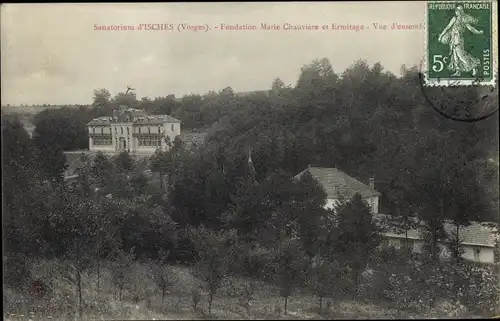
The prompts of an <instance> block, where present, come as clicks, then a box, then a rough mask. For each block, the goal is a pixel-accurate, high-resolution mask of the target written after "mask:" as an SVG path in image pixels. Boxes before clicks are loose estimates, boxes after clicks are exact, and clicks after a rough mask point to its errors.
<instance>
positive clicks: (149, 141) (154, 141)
mask: <svg viewBox="0 0 500 321" xmlns="http://www.w3.org/2000/svg"><path fill="white" fill-rule="evenodd" d="M138 143H139V146H143V147H161V137H139V139H138Z"/></svg>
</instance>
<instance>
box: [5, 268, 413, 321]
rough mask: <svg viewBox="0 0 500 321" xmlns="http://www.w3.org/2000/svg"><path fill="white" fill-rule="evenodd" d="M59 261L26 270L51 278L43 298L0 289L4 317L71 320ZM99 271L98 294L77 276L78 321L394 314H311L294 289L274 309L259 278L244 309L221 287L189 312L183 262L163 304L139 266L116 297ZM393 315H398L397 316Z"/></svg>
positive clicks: (72, 303)
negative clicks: (79, 282) (285, 307)
mask: <svg viewBox="0 0 500 321" xmlns="http://www.w3.org/2000/svg"><path fill="white" fill-rule="evenodd" d="M60 266H61V265H60V264H55V263H54V262H40V263H38V264H37V265H36V266H34V267H33V269H32V272H33V274H34V276H38V277H41V278H43V279H44V280H46V282H49V283H51V289H52V294H51V295H48V297H49V298H46V299H41V300H35V299H30V298H28V297H27V296H25V295H23V294H22V293H26V291H25V290H24V291H23V290H17V291H16V290H13V289H9V288H6V289H4V317H5V320H28V316H30V315H31V317H29V319H31V320H33V321H35V320H48V319H52V320H75V312H76V306H77V304H76V295H75V287H74V285H72V284H71V283H69V282H68V281H65V280H64V278H63V277H62V276H61V275H62V272H61V270H60ZM103 270H104V272H103V273H102V277H101V286H100V291H99V293H98V292H97V277H96V275H95V273H94V274H91V275H85V276H84V278H83V299H84V302H85V308H84V317H83V319H84V320H104V319H107V320H110V319H116V320H118V319H121V320H123V319H136V320H141V319H143V320H144V319H148V320H154V319H156V320H168V319H186V320H187V319H191V320H192V319H214V318H215V319H276V318H280V319H317V318H320V319H325V318H326V319H332V318H335V319H339V318H340V319H341V318H349V319H352V318H359V319H366V318H370V319H376V318H386V319H393V318H396V317H398V313H397V311H394V310H389V309H384V308H382V307H379V306H374V305H367V304H361V303H356V302H337V303H335V304H334V306H333V311H329V312H328V314H326V315H325V314H323V315H319V314H318V313H317V308H318V298H316V297H313V296H311V295H307V294H300V293H298V294H295V295H293V296H292V297H291V298H289V301H288V302H289V303H288V313H287V314H284V313H283V312H280V311H279V310H281V309H282V308H283V299H282V298H280V297H279V296H278V295H277V294H278V293H279V291H277V289H274V288H273V287H272V286H270V285H267V284H264V283H258V286H257V290H256V292H255V293H254V300H253V301H252V302H251V307H250V311H249V313H247V312H246V311H245V309H243V308H242V307H241V306H239V304H238V299H237V298H236V297H232V296H231V295H229V294H228V290H227V289H221V290H220V291H219V293H217V295H216V297H215V298H214V302H213V307H212V315H210V316H208V315H207V314H206V313H207V311H208V303H207V296H204V297H203V298H202V301H201V303H200V305H201V307H202V310H203V312H194V311H193V308H192V297H191V290H192V289H193V288H194V287H196V285H197V284H198V283H197V282H196V280H195V279H193V277H192V276H191V275H190V273H189V271H188V269H187V268H185V267H173V270H174V271H175V273H176V277H177V281H176V283H175V285H174V286H172V287H171V288H170V291H169V293H167V295H166V296H165V300H164V302H163V303H162V302H161V294H160V293H159V291H158V290H156V288H155V286H154V284H153V282H152V281H151V280H150V279H151V276H150V275H148V272H147V271H148V270H147V269H146V267H145V266H143V265H140V264H138V263H137V264H134V267H133V271H134V272H133V281H132V282H131V283H130V285H129V287H128V289H127V290H126V291H125V292H124V293H123V300H122V301H119V300H118V299H117V293H116V289H115V287H114V286H113V285H112V282H111V276H110V273H109V270H107V269H103ZM50 280H52V281H50ZM242 281H245V280H243V279H242V278H238V279H234V280H233V283H238V282H242ZM325 303H326V300H324V305H325ZM280 308H281V309H280ZM12 314H15V315H12ZM20 315H22V316H20ZM50 317H52V318H50ZM399 317H403V316H401V315H399Z"/></svg>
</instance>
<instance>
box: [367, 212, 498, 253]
mask: <svg viewBox="0 0 500 321" xmlns="http://www.w3.org/2000/svg"><path fill="white" fill-rule="evenodd" d="M388 216H389V215H384V214H376V217H375V218H376V219H378V220H379V222H381V221H380V219H382V218H384V217H388ZM492 225H493V226H494V224H493V223H490V222H471V224H470V225H469V226H461V227H460V229H459V238H460V240H461V244H464V245H476V246H484V247H494V246H495V239H496V237H497V236H496V234H495V232H496V228H495V227H493V226H492ZM444 229H445V231H446V233H447V234H448V235H452V233H455V232H456V226H455V225H454V224H453V223H451V222H450V221H448V222H445V223H444ZM422 231H423V230H422V228H419V229H411V230H408V238H409V239H414V240H423V236H422ZM384 235H385V236H388V237H393V238H404V237H405V234H404V233H401V234H400V233H395V232H385V233H384Z"/></svg>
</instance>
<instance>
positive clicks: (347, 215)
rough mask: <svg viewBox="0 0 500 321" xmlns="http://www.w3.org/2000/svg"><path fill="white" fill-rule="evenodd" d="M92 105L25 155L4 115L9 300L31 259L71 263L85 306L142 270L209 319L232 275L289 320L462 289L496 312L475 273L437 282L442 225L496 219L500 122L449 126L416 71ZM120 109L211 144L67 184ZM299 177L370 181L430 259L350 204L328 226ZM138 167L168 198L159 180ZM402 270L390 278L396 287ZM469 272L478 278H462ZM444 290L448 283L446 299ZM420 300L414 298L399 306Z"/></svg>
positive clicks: (321, 62)
mask: <svg viewBox="0 0 500 321" xmlns="http://www.w3.org/2000/svg"><path fill="white" fill-rule="evenodd" d="M427 94H428V95H430V96H432V97H433V98H435V99H436V100H438V101H440V100H447V101H448V102H450V100H451V103H453V100H456V102H458V101H460V102H462V105H463V102H464V101H465V102H467V101H470V104H471V105H472V104H474V102H475V101H476V100H477V99H478V97H479V96H480V93H479V92H478V89H477V88H475V87H468V88H466V89H463V88H461V89H460V90H459V91H457V90H455V91H454V92H453V96H452V98H450V96H449V95H447V94H446V93H445V92H444V91H442V90H439V89H434V88H431V89H429V91H428V92H427ZM497 97H498V96H497ZM93 101H94V102H93V105H92V107H90V108H88V107H83V106H82V107H79V108H61V109H51V110H45V111H43V112H41V113H39V114H37V115H36V116H35V119H34V122H33V123H34V125H35V126H36V128H35V133H34V136H33V139H30V138H29V136H28V134H27V133H26V131H25V130H24V128H23V126H22V124H21V123H20V122H19V121H18V120H16V119H15V118H14V117H8V116H7V115H2V154H3V156H2V158H3V166H2V176H3V189H4V192H3V198H4V205H3V206H4V211H3V212H4V214H3V224H4V244H5V245H4V247H5V253H6V254H5V256H4V260H7V262H6V263H5V264H6V271H7V277H8V280H9V284H11V286H13V287H22V284H23V282H25V280H26V278H27V277H26V275H29V269H30V268H29V264H30V263H29V262H30V259H29V258H44V259H54V260H56V259H58V260H59V259H60V260H64V261H65V262H68V263H67V264H68V266H71V267H72V268H71V269H69V270H68V271H70V272H68V273H70V274H72V275H73V279H72V280H73V284H74V285H75V287H76V288H77V289H80V290H81V282H80V281H79V280H81V275H83V274H84V273H85V272H86V271H94V272H92V273H99V272H98V271H99V266H100V265H99V264H101V263H102V262H105V261H111V262H115V263H113V264H115V265H113V266H115V268H114V271H116V273H119V274H118V275H117V276H116V278H115V279H116V280H117V281H116V282H115V284H116V286H117V287H118V288H119V289H120V293H121V289H122V287H123V286H124V284H126V279H125V278H124V275H125V274H126V266H127V264H126V262H130V261H134V260H138V261H141V262H150V261H151V260H152V262H163V263H162V264H166V263H165V262H169V263H168V264H173V265H178V264H187V265H188V266H190V268H191V269H192V271H193V275H195V276H196V277H197V278H198V279H199V280H201V282H202V283H203V284H204V285H205V290H206V291H207V293H208V296H209V302H210V308H211V304H212V299H213V297H214V296H216V295H217V293H218V292H217V291H218V290H219V289H220V288H221V287H223V286H224V284H225V283H224V280H225V279H226V278H227V276H228V275H246V276H250V277H253V278H257V279H262V280H265V281H266V282H271V283H273V282H275V283H277V285H278V286H279V287H280V289H281V290H280V296H282V297H283V298H284V299H285V301H284V302H285V311H286V309H287V300H288V298H289V297H290V296H291V295H292V293H293V290H294V289H295V288H298V287H306V288H308V289H311V291H313V293H315V295H317V296H319V297H320V299H321V298H323V297H325V298H326V297H328V298H331V297H338V296H341V297H348V298H350V299H359V300H361V299H360V298H370V299H371V300H376V299H381V298H382V300H384V301H385V302H392V303H393V304H396V305H403V304H405V307H408V308H409V309H413V308H416V307H418V309H421V310H425V309H428V308H429V307H431V306H433V302H434V301H435V300H436V299H437V298H439V297H447V296H451V297H453V298H454V300H455V296H456V293H457V291H458V287H461V286H463V282H466V280H468V281H467V282H479V283H477V284H476V285H475V286H477V289H478V290H476V292H474V291H472V290H471V291H469V292H467V293H466V294H463V296H462V297H460V298H458V299H457V300H458V301H459V302H460V304H462V305H464V306H467V307H473V306H475V307H474V309H476V308H479V305H478V303H477V302H478V300H479V297H481V300H482V301H481V302H482V303H481V304H480V308H481V309H483V310H488V311H490V310H491V309H494V308H496V306H495V304H493V303H492V302H495V301H494V300H496V297H495V295H497V293H498V291H497V289H496V288H487V285H485V284H486V283H485V282H486V281H485V280H490V279H488V278H486V277H484V273H486V272H485V271H484V270H481V272H477V270H475V268H474V267H470V266H469V265H466V264H463V263H460V262H458V261H460V258H459V255H457V257H456V259H457V262H455V263H456V264H452V265H446V266H445V267H441V265H439V263H437V253H436V241H437V240H444V239H447V238H449V237H450V236H449V235H445V234H446V233H445V231H444V229H443V222H444V220H452V221H454V222H455V223H456V225H458V226H466V225H468V224H469V223H470V222H471V221H485V222H491V221H493V222H495V221H497V219H498V211H499V209H498V194H499V191H498V180H499V172H498V115H494V116H493V117H490V118H487V119H485V120H482V121H478V122H469V123H468V122H458V121H453V120H450V119H447V118H445V117H443V116H442V115H440V114H439V113H437V112H436V111H435V110H433V109H432V108H431V106H429V104H428V102H427V101H426V100H425V99H424V97H423V95H422V88H421V86H420V82H419V75H418V68H417V67H410V68H409V67H405V66H402V68H401V75H399V76H396V75H394V74H391V73H390V72H386V71H384V69H383V66H382V65H381V64H380V63H376V64H374V65H373V66H369V65H368V64H367V63H366V62H365V61H362V60H360V61H356V62H354V63H353V64H352V65H351V66H350V67H349V68H347V69H346V70H345V71H343V72H342V73H336V72H335V71H334V70H333V68H332V65H331V63H330V62H329V60H328V59H326V58H322V59H317V60H314V61H312V62H311V63H310V64H307V65H305V66H303V67H302V68H301V71H300V76H299V78H298V80H297V83H296V84H294V85H293V86H292V85H286V84H284V83H283V81H281V80H280V79H279V78H276V79H275V80H274V81H273V82H272V84H271V88H270V89H269V90H267V91H259V92H253V93H246V94H239V93H235V92H234V91H233V89H232V88H231V87H226V88H224V89H222V90H220V91H219V92H215V91H211V92H209V93H207V94H204V95H198V94H192V95H186V96H184V97H182V98H180V99H178V98H176V97H175V96H174V95H168V96H166V97H157V98H154V99H152V98H147V97H145V98H142V99H140V100H138V99H137V98H136V96H135V94H134V93H127V94H125V93H118V94H117V95H116V96H114V97H112V95H111V94H110V93H109V92H108V91H107V90H106V89H96V90H95V91H94V97H93ZM497 104H498V103H497ZM121 105H127V106H129V107H132V108H140V109H144V110H146V111H147V112H148V113H150V114H168V115H171V116H173V117H175V118H178V119H180V120H181V121H182V125H181V130H182V131H203V132H207V133H208V135H207V137H206V140H205V142H204V144H202V145H201V146H197V147H196V148H186V147H185V146H184V145H183V142H182V140H180V139H176V140H175V141H173V142H170V144H171V147H172V148H171V149H170V150H169V151H164V152H157V153H156V154H154V155H153V156H152V157H151V159H150V160H149V161H148V162H147V164H146V163H142V162H139V161H137V160H136V159H134V158H133V157H131V156H130V155H128V154H126V153H122V154H120V155H117V156H114V157H111V158H109V157H106V156H104V155H102V154H98V155H96V156H95V157H94V158H93V159H88V160H85V159H83V160H82V164H83V165H82V167H81V168H80V169H79V177H78V181H77V182H76V183H75V184H72V185H68V184H65V183H64V179H63V178H64V171H65V168H66V166H67V165H66V159H65V155H64V153H63V152H64V151H69V150H79V149H86V148H88V136H87V129H86V124H87V123H88V122H89V121H90V120H91V119H93V118H95V117H98V116H101V115H111V114H112V110H113V108H116V107H118V106H121ZM249 151H251V157H252V163H250V164H249V163H248V158H249ZM308 165H311V166H320V167H337V168H339V169H341V170H342V171H344V172H346V173H348V174H349V175H350V176H353V177H356V178H358V179H359V180H360V181H363V182H365V183H367V182H368V178H370V177H374V178H375V186H376V189H377V191H379V192H380V193H381V194H382V196H381V205H380V212H381V213H384V214H389V215H390V216H392V217H393V220H391V226H394V228H396V227H398V228H403V229H405V228H409V227H410V225H411V223H410V222H411V218H416V217H418V218H419V219H420V220H422V221H423V222H424V223H425V228H426V231H427V232H428V234H429V236H428V243H429V244H428V245H429V256H428V257H425V258H418V259H417V258H414V257H413V256H412V255H410V254H409V253H404V254H401V253H400V254H398V255H394V254H390V253H392V252H390V253H389V252H387V251H388V250H387V249H384V250H381V249H380V247H379V245H380V242H381V230H380V227H379V226H377V225H376V224H375V222H374V221H373V220H372V218H371V214H370V211H369V209H368V207H367V206H366V204H365V203H364V202H363V201H362V200H361V198H360V197H359V196H355V197H354V198H353V199H352V200H345V202H343V203H342V204H341V205H339V207H338V208H336V209H335V214H334V213H333V211H332V210H325V209H324V208H323V206H324V204H325V202H326V194H325V191H324V190H323V188H322V187H321V186H320V185H319V184H318V182H316V181H315V180H314V179H313V178H312V177H311V176H307V175H306V176H304V177H303V178H301V179H300V180H294V179H293V177H294V176H295V175H296V174H297V173H299V172H300V171H302V170H303V169H305V168H306V167H307V166H308ZM147 168H149V169H150V170H151V171H152V172H154V173H159V174H161V175H162V176H163V177H165V178H166V179H165V182H166V183H165V184H155V183H154V182H152V180H151V178H150V177H148V175H146V174H145V172H144V170H145V169H147ZM457 237H458V236H457ZM396 258H397V259H396ZM393 259H394V260H398V262H399V263H398V264H392V263H391V262H393V261H392V260H393ZM414 260H416V261H414ZM422 260H423V261H422ZM120 262H121V263H120ZM123 262H125V263H123ZM409 262H424V263H425V264H424V265H420V264H417V263H415V264H410V263H409ZM151 264H153V263H151ZM154 264H158V263H154ZM408 265H410V266H412V269H416V270H417V271H414V272H415V273H416V274H417V275H418V276H417V277H416V278H417V279H418V280H424V279H425V280H426V281H425V282H427V283H426V284H425V285H422V283H418V280H417V279H414V280H413V281H412V282H415V283H412V282H410V283H404V282H409V281H406V278H405V276H406V274H405V273H410V272H409V271H408V269H407V268H401V266H408ZM396 266H398V267H399V268H401V270H398V271H397V273H395V274H394V273H393V272H395V270H394V269H396ZM436 266H440V267H439V268H437V267H436ZM367 267H371V268H372V269H373V268H375V269H376V270H377V271H383V272H381V273H382V274H383V275H384V276H383V277H380V278H379V279H380V280H383V281H381V282H383V284H384V286H382V285H380V284H379V285H378V286H373V284H372V288H371V290H370V291H371V292H370V291H368V292H366V291H367V290H362V289H364V288H363V284H365V283H366V282H365V281H363V280H364V279H363V277H362V276H363V275H364V274H365V272H366V270H367ZM446 269H448V270H446ZM450 269H451V270H450ZM96 271H97V272H96ZM23 273H24V274H23ZM411 273H413V272H411ZM415 273H414V274H412V275H413V276H412V277H414V276H415ZM474 273H476V274H474ZM477 273H483V277H472V276H471V275H474V276H477ZM395 275H397V276H395ZM443 275H453V278H455V279H454V281H449V282H448V281H446V282H448V283H446V282H445V281H443V279H442V278H443ZM488 275H490V274H488ZM431 276H432V277H431ZM434 276H435V277H434ZM394 278H397V280H396V279H394ZM481 278H482V279H483V281H484V282H483V281H477V280H480V279H481ZM162 280H163V281H162V282H160V283H159V284H162V285H163V289H165V287H166V286H167V285H168V282H167V283H165V280H164V279H162ZM472 280H475V281H472ZM401 282H403V283H401ZM429 282H431V283H432V282H434V283H432V284H431V283H429ZM440 282H445V284H447V286H448V288H447V287H446V286H444V285H443V283H440ZM450 282H451V283H450ZM488 282H489V284H490V286H493V285H494V286H497V285H498V282H490V281H488ZM325 284H326V285H328V286H327V287H325ZM332 284H335V286H331V285H332ZM417 284H418V289H419V291H420V292H418V291H417V290H414V291H415V293H409V292H408V291H409V290H408V289H410V288H414V289H417ZM443 287H444V288H446V289H445V290H443ZM332 289H333V290H332ZM332 291H334V292H335V293H332ZM363 291H365V292H363ZM426 291H427V292H426ZM442 291H445V292H446V291H448V292H446V294H444V292H442ZM460 291H462V290H460ZM477 291H479V292H477ZM77 292H78V290H77ZM403 292H404V294H402V293H403ZM424 292H425V295H424V294H423V293H424ZM80 293H81V292H80ZM367 293H368V294H367ZM454 293H455V294H454ZM484 293H486V294H484ZM484 296H486V297H487V298H485V297H484ZM402 297H404V298H406V301H405V302H402V301H401V298H402ZM120 298H121V295H120ZM423 298H425V300H423V301H422V299H423ZM81 300H82V299H81V296H80V301H79V302H80V304H79V305H78V306H79V307H81V306H82V304H81ZM426 300H427V301H426ZM320 302H321V300H320ZM408 302H411V304H410V303H408ZM497 302H498V300H497ZM494 306H495V307H494ZM210 308H209V310H210ZM80 312H81V311H80ZM490 312H491V311H490Z"/></svg>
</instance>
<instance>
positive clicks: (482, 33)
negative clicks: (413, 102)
mask: <svg viewBox="0 0 500 321" xmlns="http://www.w3.org/2000/svg"><path fill="white" fill-rule="evenodd" d="M496 4H497V1H496V0H489V1H488V0H483V1H464V0H461V1H460V0H459V1H427V4H426V24H425V25H426V33H425V37H426V39H425V44H426V46H425V49H426V59H425V62H426V67H425V85H426V86H467V85H491V86H493V85H495V77H496V72H497V70H496V68H497V54H498V53H497V43H498V42H497V32H496V31H497V28H496V26H497V15H496Z"/></svg>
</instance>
